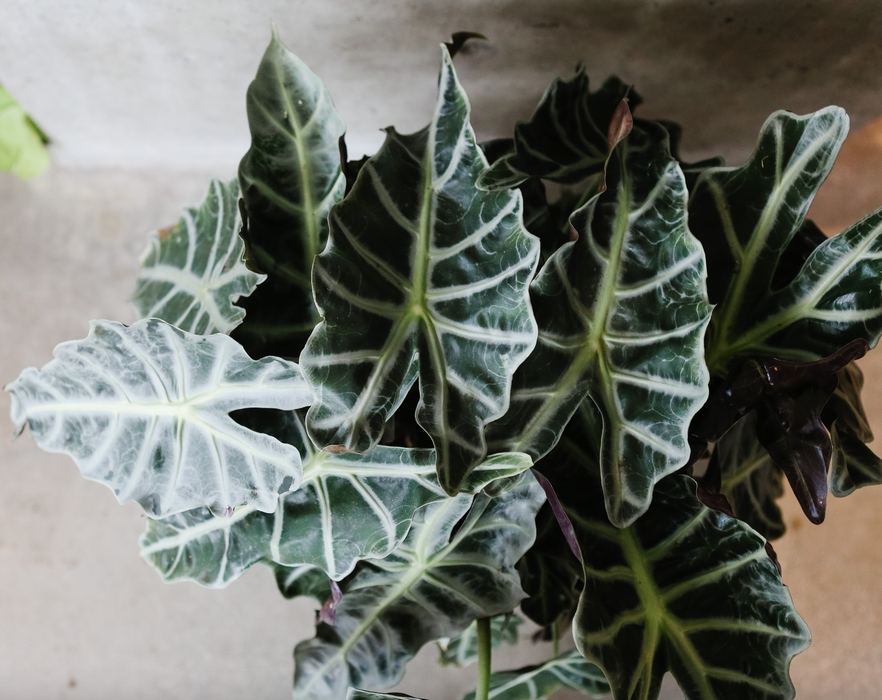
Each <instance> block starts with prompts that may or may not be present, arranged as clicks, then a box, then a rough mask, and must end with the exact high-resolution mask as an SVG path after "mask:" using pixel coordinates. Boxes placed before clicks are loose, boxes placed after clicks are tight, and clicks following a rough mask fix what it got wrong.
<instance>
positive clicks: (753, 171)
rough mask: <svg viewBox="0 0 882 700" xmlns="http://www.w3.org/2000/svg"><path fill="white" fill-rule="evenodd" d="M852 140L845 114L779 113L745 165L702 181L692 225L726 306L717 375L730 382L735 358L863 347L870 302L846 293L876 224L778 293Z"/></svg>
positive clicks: (717, 324) (719, 324) (715, 294)
mask: <svg viewBox="0 0 882 700" xmlns="http://www.w3.org/2000/svg"><path fill="white" fill-rule="evenodd" d="M847 131H848V117H847V116H846V115H845V112H844V111H842V110H841V109H839V108H838V107H828V108H826V109H823V110H821V111H819V112H816V113H814V114H809V115H806V116H796V115H794V114H790V113H788V112H776V113H775V114H773V115H772V116H771V117H769V119H768V120H767V121H766V123H765V124H764V125H763V128H762V130H761V132H760V136H759V141H758V143H757V146H756V150H755V151H754V153H753V155H752V156H751V158H750V160H749V161H748V162H747V164H746V165H744V166H742V167H740V168H710V169H708V170H706V171H705V172H704V173H703V174H702V175H701V176H700V177H699V178H698V181H697V183H696V185H695V190H694V192H693V193H692V197H691V199H690V204H689V222H690V226H691V227H692V230H693V231H694V232H695V234H696V235H697V236H698V238H699V239H700V240H701V242H702V244H703V245H704V247H705V248H706V249H707V250H708V255H709V257H708V262H709V266H710V275H711V279H712V280H714V282H713V284H714V286H713V288H712V289H711V301H712V302H715V303H717V302H718V303H719V305H718V307H717V309H716V310H715V312H714V317H713V320H712V321H711V326H710V331H709V339H708V365H709V367H710V369H711V372H712V374H714V375H716V376H724V375H725V374H726V371H727V370H728V369H729V366H730V364H731V362H732V360H733V359H734V358H736V357H744V356H752V355H764V356H773V357H781V358H783V359H792V360H811V359H817V358H818V357H824V356H827V355H830V354H832V353H833V352H834V351H835V350H837V349H839V348H840V347H841V346H842V345H844V344H845V343H846V342H848V341H849V340H852V339H854V338H856V337H864V336H863V335H861V334H860V330H861V329H860V328H856V326H859V325H860V322H859V321H858V322H857V323H856V321H857V319H856V318H855V316H856V315H857V316H862V315H865V314H866V311H867V304H868V303H870V301H871V299H870V298H869V297H872V294H869V296H867V295H864V296H862V297H861V298H860V299H859V298H857V297H858V296H859V295H852V296H854V297H856V298H854V299H851V297H849V296H848V295H847V294H846V292H847V291H851V290H846V289H844V288H843V286H842V285H843V283H844V284H845V285H846V286H849V285H850V284H851V282H849V275H848V269H849V265H850V264H851V263H855V262H856V260H857V258H858V257H860V253H857V256H855V253H856V252H857V251H856V250H855V247H854V246H855V245H856V246H857V248H858V249H860V250H863V247H864V245H863V243H865V242H866V239H867V238H868V237H873V235H874V234H872V229H873V227H874V224H872V223H870V224H868V225H864V226H861V225H860V224H858V226H857V227H853V229H852V231H855V229H856V228H857V229H859V231H855V232H854V233H853V234H852V235H851V236H846V238H845V239H841V240H839V241H837V242H835V243H833V242H832V240H835V239H832V240H831V241H827V242H826V243H824V244H822V245H821V246H820V247H819V248H818V249H817V250H816V251H815V252H814V253H813V254H812V255H811V257H810V259H809V262H808V263H806V265H805V266H804V267H803V269H802V272H800V274H799V275H798V276H797V278H796V280H795V281H793V282H792V283H790V284H789V285H788V286H787V287H786V288H785V289H783V290H780V291H778V292H775V293H773V292H771V288H772V286H773V283H774V282H775V276H776V272H777V270H778V266H779V263H781V258H782V254H784V252H785V250H786V249H787V248H788V246H789V245H790V243H791V240H792V239H793V237H794V235H796V233H797V231H799V230H800V228H801V227H802V225H803V221H804V219H805V215H806V212H807V211H808V208H809V205H810V204H811V202H812V199H813V198H814V195H815V193H816V192H817V190H818V188H819V187H820V186H821V184H822V183H823V182H824V179H825V178H826V177H827V174H828V173H829V172H830V168H831V167H832V166H833V160H834V159H835V157H836V154H837V152H838V151H839V147H840V145H841V144H842V141H843V139H844V138H845V135H846V133H847ZM865 221H866V220H865ZM876 235H878V234H876ZM837 238H841V237H838V236H837ZM858 239H860V240H858ZM849 244H854V245H849ZM813 260H814V261H815V262H814V263H812V262H811V261H813ZM785 264H788V263H786V261H785ZM877 287H878V285H877ZM877 296H878V294H877ZM877 314H878V312H877ZM804 318H805V320H804V321H803V320H802V319H804ZM880 326H882V322H880ZM782 330H785V331H788V332H786V333H783V334H781V333H779V332H780V331H782ZM772 336H776V337H774V338H773V337H772ZM865 339H866V340H868V341H869V337H865Z"/></svg>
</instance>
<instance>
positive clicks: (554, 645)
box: [551, 620, 560, 659]
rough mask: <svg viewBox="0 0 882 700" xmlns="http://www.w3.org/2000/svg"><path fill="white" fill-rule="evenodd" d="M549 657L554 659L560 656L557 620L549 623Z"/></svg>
mask: <svg viewBox="0 0 882 700" xmlns="http://www.w3.org/2000/svg"><path fill="white" fill-rule="evenodd" d="M551 655H552V656H553V657H554V658H555V659H556V658H557V657H558V656H559V655H560V624H559V623H558V621H557V620H555V621H554V622H552V623H551Z"/></svg>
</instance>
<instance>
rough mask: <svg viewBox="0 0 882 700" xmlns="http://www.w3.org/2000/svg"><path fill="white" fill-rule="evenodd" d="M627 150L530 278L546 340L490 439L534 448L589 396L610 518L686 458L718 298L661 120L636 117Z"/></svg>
mask: <svg viewBox="0 0 882 700" xmlns="http://www.w3.org/2000/svg"><path fill="white" fill-rule="evenodd" d="M619 151H621V154H620V155H617V156H616V157H615V158H614V159H613V160H612V161H611V163H610V167H609V173H608V182H609V189H608V190H607V191H606V192H603V193H601V194H598V195H597V196H595V197H594V198H593V199H592V200H591V201H589V202H588V204H586V205H585V206H584V207H583V208H582V209H580V210H579V211H577V212H576V213H575V214H573V216H572V218H571V222H572V224H573V227H574V229H575V230H576V231H578V232H579V239H578V240H577V241H576V242H575V243H571V244H568V245H566V246H564V247H563V248H561V249H560V250H559V251H558V252H557V253H555V254H554V255H553V256H552V257H551V258H550V259H549V260H548V262H547V263H546V264H545V266H544V267H543V269H542V271H541V272H540V274H539V276H538V277H537V278H536V281H535V282H534V283H533V285H532V289H531V292H532V300H533V306H534V309H535V313H536V318H537V322H538V323H539V327H540V330H539V342H538V344H537V347H536V350H535V351H534V352H533V354H532V355H531V356H530V357H529V359H528V360H527V361H526V362H525V363H524V364H523V366H522V367H521V368H520V369H519V370H518V372H517V373H516V375H515V380H514V385H513V389H512V398H511V407H510V409H509V411H508V413H507V414H506V415H505V416H504V417H503V418H502V419H500V420H498V421H496V422H495V423H492V424H491V425H490V426H489V429H488V436H489V440H490V444H491V445H492V447H493V448H495V449H506V450H513V451H518V452H526V453H527V454H530V455H531V456H532V457H533V459H534V461H537V460H538V459H540V458H541V457H542V456H543V455H545V454H547V453H548V451H549V450H551V449H552V448H553V447H554V445H555V444H556V443H557V441H558V439H559V437H560V435H561V432H562V431H563V429H564V427H565V426H566V424H567V422H568V421H569V420H570V418H571V417H572V415H573V413H574V412H575V411H576V409H577V408H578V406H579V405H580V404H581V403H582V401H583V400H584V399H585V398H586V397H589V396H590V399H591V400H592V401H593V402H594V404H596V406H597V409H598V410H599V414H600V415H601V417H602V421H603V447H602V451H603V457H602V462H601V465H602V469H603V474H604V476H603V488H604V493H605V494H606V503H607V509H608V512H609V517H610V519H611V520H612V521H613V522H614V523H615V524H616V525H618V526H626V525H628V524H629V523H631V522H633V521H634V520H635V519H636V518H637V517H639V516H640V514H641V513H642V512H643V511H644V510H645V509H646V508H647V507H648V505H649V502H650V500H651V498H652V488H653V484H654V483H655V482H656V481H658V480H659V479H661V478H662V477H663V476H665V475H666V474H670V473H671V472H673V471H676V470H677V469H679V468H680V467H682V466H683V465H684V464H685V463H686V461H687V460H688V458H689V453H690V451H689V445H688V442H687V429H688V426H689V422H690V420H691V419H692V416H693V414H694V413H695V412H696V411H697V410H698V409H699V407H700V406H701V404H702V403H703V402H704V401H705V399H706V398H707V386H708V374H707V370H706V368H705V366H704V362H703V352H704V350H703V336H704V329H705V327H706V325H707V322H708V320H709V318H710V311H711V307H710V305H709V304H708V303H707V297H706V293H705V288H704V278H705V270H704V256H703V253H702V250H701V246H700V245H699V244H698V242H697V241H696V240H695V239H694V238H693V237H692V235H691V234H690V233H689V230H688V228H687V226H686V195H687V193H686V186H685V184H684V182H683V174H682V172H681V171H680V169H679V167H678V165H677V163H676V162H675V161H674V160H673V159H672V158H671V157H670V154H669V152H668V144H667V132H666V131H665V130H664V129H662V128H661V127H659V126H657V125H655V124H653V123H651V122H649V123H641V128H640V129H639V130H638V129H635V131H634V132H633V133H632V135H631V137H630V138H629V139H628V140H627V141H625V142H622V143H621V144H619V146H618V148H617V153H618V152H619Z"/></svg>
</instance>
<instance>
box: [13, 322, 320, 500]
mask: <svg viewBox="0 0 882 700" xmlns="http://www.w3.org/2000/svg"><path fill="white" fill-rule="evenodd" d="M54 354H55V359H54V360H52V361H51V362H49V363H48V364H47V365H46V366H45V367H43V369H42V370H39V371H38V370H37V369H35V368H30V369H26V370H25V371H24V372H22V373H21V376H20V377H19V378H18V379H16V380H15V381H14V382H12V383H11V384H9V385H8V386H7V387H6V391H8V392H9V393H10V394H11V395H12V420H13V423H15V425H16V429H17V430H18V431H21V430H22V429H23V428H24V425H25V422H27V424H28V425H29V426H30V429H31V435H32V436H33V438H34V440H35V441H36V443H37V444H38V445H39V446H40V447H41V448H42V449H44V450H46V451H48V452H63V453H66V454H69V455H70V456H71V457H73V459H74V461H75V462H76V464H77V466H78V467H79V468H80V471H81V473H82V475H83V476H84V477H85V478H87V479H91V480H92V481H98V482H100V483H103V484H105V485H106V486H108V487H109V488H111V489H112V490H113V492H114V493H115V494H116V497H117V499H118V500H119V502H120V503H123V502H125V501H127V500H135V501H137V502H138V503H140V504H141V506H142V507H143V508H144V509H145V510H146V511H147V512H148V513H150V514H152V515H154V516H156V517H165V516H168V515H172V514H175V513H180V512H182V511H187V510H189V509H193V508H199V507H201V506H206V507H207V509H211V510H212V511H214V512H215V513H222V514H224V515H227V516H230V515H233V514H234V512H235V509H236V508H237V507H239V506H246V507H249V508H254V509H256V510H259V511H264V512H267V513H272V512H273V511H274V510H275V509H276V505H277V502H278V498H279V494H280V493H284V492H287V491H289V490H291V489H296V488H297V487H298V486H299V484H300V478H301V474H302V468H301V462H300V455H299V453H298V452H297V450H296V449H295V448H294V447H291V446H290V445H285V444H283V443H281V442H279V441H278V440H276V439H275V438H273V437H270V436H269V435H264V434H261V433H256V432H254V431H251V430H248V429H246V428H244V427H242V426H241V425H239V424H237V423H236V422H235V421H234V420H233V419H232V418H230V416H229V413H230V412H231V411H235V410H238V409H243V408H257V407H259V408H276V409H285V410H290V409H294V408H301V407H304V406H307V405H309V403H310V401H311V400H312V394H311V392H310V391H309V388H308V387H307V386H306V382H305V381H304V380H303V377H302V376H301V375H300V370H299V368H298V367H297V365H295V364H294V363H292V362H287V361H285V360H280V359H279V358H266V359H263V360H260V361H254V360H252V359H251V358H250V357H248V356H247V355H246V354H245V352H244V351H243V350H242V347H241V346H240V345H239V344H238V343H236V342H235V341H234V340H232V339H231V338H229V337H228V336H225V335H220V334H217V335H212V336H197V335H193V334H191V333H185V332H184V331H181V330H178V329H177V328H175V327H174V326H170V325H168V324H167V323H165V322H163V321H160V320H158V319H146V320H143V321H138V322H137V323H135V324H133V325H131V326H130V327H128V328H127V327H126V326H124V325H122V324H121V323H114V322H112V321H92V323H91V330H90V332H89V336H88V337H87V338H86V339H84V340H76V341H71V342H68V343H62V344H61V345H59V346H58V347H57V348H55V353H54ZM206 512H207V510H206Z"/></svg>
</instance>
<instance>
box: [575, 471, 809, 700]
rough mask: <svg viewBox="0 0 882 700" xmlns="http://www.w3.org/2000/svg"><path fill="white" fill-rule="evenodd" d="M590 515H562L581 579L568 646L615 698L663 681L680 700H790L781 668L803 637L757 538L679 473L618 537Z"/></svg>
mask: <svg viewBox="0 0 882 700" xmlns="http://www.w3.org/2000/svg"><path fill="white" fill-rule="evenodd" d="M585 486H586V487H587V488H589V489H590V479H589V480H588V483H587V484H585ZM567 493H569V491H568V492H567ZM579 493H580V495H582V494H584V493H590V490H589V491H587V492H586V491H580V492H579ZM574 505H575V503H574ZM599 508H600V505H599V503H598V504H597V505H596V506H595V507H594V508H590V506H589V507H586V503H585V502H584V499H582V500H580V501H579V503H578V512H577V511H575V510H573V511H570V517H571V518H572V519H573V522H574V524H576V527H577V530H578V531H579V537H580V544H581V546H582V551H583V552H584V553H585V577H586V579H585V590H584V592H583V594H582V600H581V602H580V606H579V610H578V612H577V613H576V619H575V626H574V636H575V638H576V644H577V646H578V647H579V649H580V650H581V651H582V653H583V654H584V655H585V656H586V657H587V658H588V659H589V660H591V661H593V662H594V663H596V664H598V665H599V666H600V668H601V669H602V670H603V672H604V673H605V674H606V677H607V679H608V680H609V683H610V686H611V687H612V692H613V697H615V698H616V700H625V699H628V700H632V699H634V700H636V699H637V698H640V699H641V700H656V698H658V694H659V688H660V686H661V681H662V677H663V676H664V674H665V673H666V672H670V673H672V674H673V675H674V678H675V679H676V680H677V682H678V683H679V684H680V687H681V688H682V690H683V692H684V694H685V696H686V697H687V698H689V700H693V699H694V700H699V699H700V700H744V698H755V699H760V698H762V699H772V698H776V699H782V698H792V697H793V685H792V684H791V682H790V677H789V673H788V670H789V667H790V661H791V659H792V657H793V656H794V655H795V654H798V653H799V652H801V651H803V650H804V649H805V648H806V647H807V646H808V644H809V631H808V628H807V627H806V625H805V623H804V622H803V621H802V619H801V618H800V617H799V615H798V614H797V612H796V610H795V609H794V608H793V603H792V601H791V599H790V594H789V592H788V591H787V588H786V587H785V586H784V585H783V584H782V583H781V577H780V574H779V573H778V569H777V568H776V566H775V564H774V563H773V562H772V560H771V559H770V558H769V556H768V555H767V554H766V550H765V540H764V539H763V538H762V537H760V536H759V535H757V534H756V533H755V532H754V531H753V530H751V529H750V528H749V527H748V526H747V525H745V524H744V523H742V522H741V521H739V520H736V519H734V518H730V517H728V516H726V515H724V514H722V513H720V512H718V511H715V510H712V509H710V508H706V507H705V506H703V505H701V504H700V503H699V502H698V500H697V499H696V497H695V482H694V481H692V480H691V479H690V478H689V477H685V476H680V475H674V476H670V477H668V478H666V479H664V480H663V481H661V482H660V483H659V484H657V485H656V489H655V494H654V497H653V500H652V505H651V506H650V508H649V510H648V511H647V512H646V513H645V514H644V515H643V517H641V518H640V519H639V520H638V521H637V522H635V523H634V524H633V525H632V526H630V527H628V528H624V529H618V528H615V527H612V526H611V525H610V524H609V523H608V522H607V521H606V518H605V517H604V516H603V514H602V511H600V514H599V517H598V511H599Z"/></svg>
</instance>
